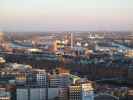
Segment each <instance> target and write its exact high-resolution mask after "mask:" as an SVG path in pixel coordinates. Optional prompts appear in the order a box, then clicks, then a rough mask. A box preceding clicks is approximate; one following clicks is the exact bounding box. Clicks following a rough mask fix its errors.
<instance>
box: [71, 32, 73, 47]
mask: <svg viewBox="0 0 133 100" xmlns="http://www.w3.org/2000/svg"><path fill="white" fill-rule="evenodd" d="M72 48H73V33H71V49H72Z"/></svg>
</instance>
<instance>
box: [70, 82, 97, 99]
mask: <svg viewBox="0 0 133 100" xmlns="http://www.w3.org/2000/svg"><path fill="white" fill-rule="evenodd" d="M69 100H94V92H93V86H92V83H80V84H75V85H72V86H69Z"/></svg>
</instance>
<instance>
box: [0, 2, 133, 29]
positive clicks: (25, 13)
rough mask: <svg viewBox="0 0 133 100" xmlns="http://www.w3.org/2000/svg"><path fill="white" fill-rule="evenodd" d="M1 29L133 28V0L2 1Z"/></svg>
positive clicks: (0, 12) (0, 5) (0, 10)
mask: <svg viewBox="0 0 133 100" xmlns="http://www.w3.org/2000/svg"><path fill="white" fill-rule="evenodd" d="M0 29H2V30H13V31H20V30H21V31H22V30H24V31H27V30H28V31H29V30H31V31H35V30H36V31H38V30H40V31H67V30H68V31H70V30H81V31H89V30H94V31H95V30H96V31H97V30H107V31H108V30H133V0H0Z"/></svg>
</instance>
